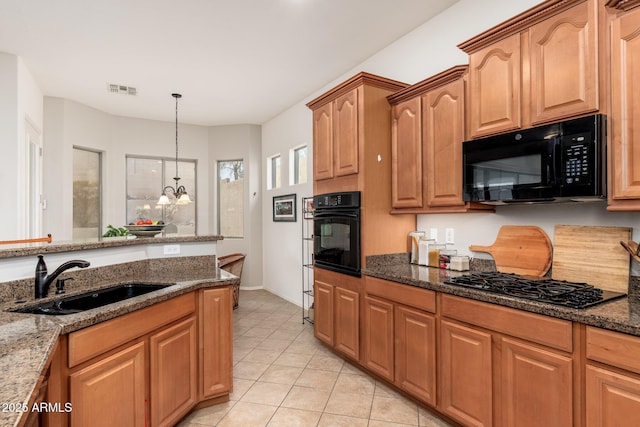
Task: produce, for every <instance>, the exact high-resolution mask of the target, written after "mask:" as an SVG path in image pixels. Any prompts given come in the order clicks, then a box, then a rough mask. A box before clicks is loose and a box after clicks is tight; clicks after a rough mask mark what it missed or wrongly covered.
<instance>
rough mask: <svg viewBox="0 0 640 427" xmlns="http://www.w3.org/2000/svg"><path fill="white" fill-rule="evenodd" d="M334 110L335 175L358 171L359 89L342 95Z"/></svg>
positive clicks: (336, 101) (337, 100) (335, 103)
mask: <svg viewBox="0 0 640 427" xmlns="http://www.w3.org/2000/svg"><path fill="white" fill-rule="evenodd" d="M333 104H334V108H335V109H334V112H333V146H334V148H333V149H334V150H335V163H334V168H335V176H344V175H351V174H356V173H358V89H357V88H356V89H353V90H352V91H351V92H347V93H346V94H344V95H342V96H340V97H339V98H337V99H336V100H335V101H333Z"/></svg>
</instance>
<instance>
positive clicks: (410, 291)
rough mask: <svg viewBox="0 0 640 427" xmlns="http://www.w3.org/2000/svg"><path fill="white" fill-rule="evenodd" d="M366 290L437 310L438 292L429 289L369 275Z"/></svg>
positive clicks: (406, 303)
mask: <svg viewBox="0 0 640 427" xmlns="http://www.w3.org/2000/svg"><path fill="white" fill-rule="evenodd" d="M366 291H367V293H368V294H370V295H377V296H379V297H382V298H385V299H388V300H390V301H394V302H397V303H400V304H404V305H408V306H411V307H416V308H419V309H421V310H424V311H428V312H431V313H435V312H436V293H435V292H434V291H430V290H428V289H421V288H418V287H415V286H411V285H402V284H399V283H393V282H390V281H388V280H383V279H378V278H376V277H369V276H368V277H367V279H366Z"/></svg>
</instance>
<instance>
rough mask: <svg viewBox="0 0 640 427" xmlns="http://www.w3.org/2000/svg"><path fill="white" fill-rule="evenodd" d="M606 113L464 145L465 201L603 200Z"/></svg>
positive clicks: (604, 186)
mask: <svg viewBox="0 0 640 427" xmlns="http://www.w3.org/2000/svg"><path fill="white" fill-rule="evenodd" d="M605 150H606V116H604V115H602V114H594V115H590V116H586V117H580V118H577V119H572V120H567V121H563V122H558V123H553V124H549V125H543V126H538V127H534V128H530V129H524V130H519V131H514V132H510V133H505V134H501V135H495V136H490V137H486V138H482V139H476V140H472V141H465V142H463V143H462V161H463V199H464V200H465V201H468V202H480V203H486V204H493V205H500V204H509V203H535V202H561V201H589V200H602V199H605V198H606V188H607V185H606V176H607V174H606V151H605Z"/></svg>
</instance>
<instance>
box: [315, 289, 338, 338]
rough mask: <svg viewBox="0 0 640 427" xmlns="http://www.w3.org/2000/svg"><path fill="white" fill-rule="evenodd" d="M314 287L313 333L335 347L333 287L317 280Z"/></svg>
mask: <svg viewBox="0 0 640 427" xmlns="http://www.w3.org/2000/svg"><path fill="white" fill-rule="evenodd" d="M314 287H315V289H314V291H313V303H314V305H315V310H314V314H313V315H314V316H315V318H314V323H313V333H314V335H315V337H316V338H318V339H319V340H320V341H322V342H324V343H325V344H327V345H329V346H331V347H333V343H334V341H333V338H334V335H333V286H332V285H329V284H328V283H324V282H321V281H319V280H316V281H315V286H314Z"/></svg>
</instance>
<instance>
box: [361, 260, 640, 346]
mask: <svg viewBox="0 0 640 427" xmlns="http://www.w3.org/2000/svg"><path fill="white" fill-rule="evenodd" d="M363 273H364V275H366V276H371V277H377V278H380V279H385V280H389V281H392V282H396V283H403V284H406V285H411V286H417V287H421V288H425V289H431V290H434V291H438V292H443V293H447V294H451V295H457V296H461V297H464V298H470V299H474V300H477V301H483V302H488V303H493V304H498V305H501V306H505V307H511V308H516V309H519V310H524V311H529V312H532V313H538V314H543V315H546V316H550V317H555V318H558V319H565V320H570V321H574V322H578V323H583V324H585V325H589V326H594V327H597V328H603V329H608V330H611V331H615V332H621V333H625V334H630V335H635V336H640V298H638V297H637V296H633V295H632V296H627V297H623V298H619V299H615V300H612V301H609V302H604V303H602V304H598V305H595V306H593V307H590V308H585V309H572V308H567V307H561V306H556V305H552V304H545V303H540V302H536V301H531V300H525V299H521V298H515V297H509V296H504V295H498V294H493V293H489V292H486V291H482V290H475V289H470V288H466V287H462V286H456V285H449V284H446V283H444V282H445V281H447V280H449V278H451V277H456V276H460V275H463V274H468V273H469V272H468V271H467V272H457V271H451V270H443V269H439V268H432V267H425V266H419V265H414V264H410V263H409V258H408V256H404V255H402V256H398V254H394V255H391V256H387V255H379V256H373V257H367V268H366V269H365V270H364V271H363Z"/></svg>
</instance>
